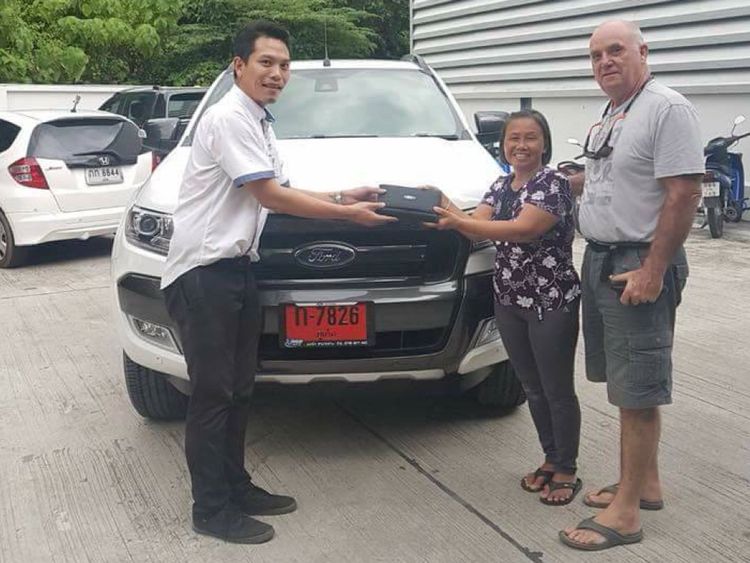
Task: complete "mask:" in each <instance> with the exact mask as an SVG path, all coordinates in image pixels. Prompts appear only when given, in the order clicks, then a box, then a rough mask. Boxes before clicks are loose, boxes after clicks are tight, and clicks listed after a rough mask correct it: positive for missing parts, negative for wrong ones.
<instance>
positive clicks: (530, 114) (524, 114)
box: [499, 109, 552, 165]
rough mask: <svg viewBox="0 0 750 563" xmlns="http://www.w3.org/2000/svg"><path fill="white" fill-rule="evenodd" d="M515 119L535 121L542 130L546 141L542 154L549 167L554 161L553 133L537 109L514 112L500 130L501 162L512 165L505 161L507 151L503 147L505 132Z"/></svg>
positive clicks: (545, 163)
mask: <svg viewBox="0 0 750 563" xmlns="http://www.w3.org/2000/svg"><path fill="white" fill-rule="evenodd" d="M515 119H533V120H534V121H536V124H537V125H539V128H540V129H541V130H542V140H543V141H544V152H542V164H544V165H547V164H549V161H550V160H552V133H551V132H550V128H549V124H548V123H547V118H545V117H544V115H542V113H541V112H538V111H537V110H535V109H522V110H521V111H514V112H513V113H511V114H510V115H509V116H508V119H506V120H505V123H503V126H502V128H501V129H500V151H499V152H500V155H499V156H500V161H501V162H502V163H503V164H510V163H509V162H508V161H507V160H505V150H504V149H503V145H504V144H505V131H506V129H507V128H508V124H509V123H510V122H511V121H513V120H515Z"/></svg>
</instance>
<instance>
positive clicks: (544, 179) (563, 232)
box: [482, 167, 581, 320]
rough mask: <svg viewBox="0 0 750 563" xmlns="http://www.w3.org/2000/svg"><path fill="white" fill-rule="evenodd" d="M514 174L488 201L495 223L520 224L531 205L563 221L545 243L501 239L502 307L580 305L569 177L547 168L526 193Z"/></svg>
mask: <svg viewBox="0 0 750 563" xmlns="http://www.w3.org/2000/svg"><path fill="white" fill-rule="evenodd" d="M512 180H513V175H512V174H509V175H508V176H506V177H503V178H499V179H498V180H497V181H496V182H495V183H494V184H493V185H492V186H491V187H490V189H489V191H488V192H487V193H486V194H485V196H484V198H482V203H485V204H487V205H489V206H491V207H492V208H493V212H492V220H493V221H498V220H511V221H512V220H515V219H516V218H517V217H518V214H519V213H520V212H521V208H522V207H523V206H524V205H525V204H530V205H536V206H537V207H538V208H539V209H541V210H543V211H547V212H548V213H552V214H553V215H555V216H556V217H558V219H559V220H558V221H557V223H556V224H555V226H554V227H552V228H551V229H550V230H549V231H547V232H546V233H545V234H544V235H542V237H541V238H540V239H539V240H536V241H533V242H527V243H520V242H503V241H497V242H496V243H495V248H497V255H496V258H495V278H494V281H493V287H494V290H495V300H496V301H497V303H498V304H499V305H515V306H517V307H521V308H523V309H531V310H535V311H537V313H538V315H539V318H540V320H541V318H542V316H543V311H554V310H556V309H560V308H562V307H564V306H565V305H566V304H567V303H570V302H572V301H575V300H576V299H577V298H578V297H579V296H580V294H581V282H580V279H579V278H578V274H577V273H576V270H575V268H574V266H573V237H574V235H575V225H574V222H573V195H572V193H571V191H570V184H569V183H568V180H567V178H565V176H563V175H561V174H558V173H557V172H555V171H554V170H552V169H551V168H548V167H545V168H542V169H541V170H540V171H539V172H537V174H536V175H535V176H534V177H533V178H531V180H529V181H528V182H527V183H526V184H525V185H523V186H522V187H521V189H520V190H518V191H514V190H512V189H511V187H510V185H511V182H512Z"/></svg>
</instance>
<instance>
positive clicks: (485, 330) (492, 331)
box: [474, 318, 500, 348]
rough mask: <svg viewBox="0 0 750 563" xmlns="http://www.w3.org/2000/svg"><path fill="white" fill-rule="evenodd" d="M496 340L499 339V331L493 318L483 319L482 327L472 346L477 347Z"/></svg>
mask: <svg viewBox="0 0 750 563" xmlns="http://www.w3.org/2000/svg"><path fill="white" fill-rule="evenodd" d="M496 340H500V331H498V330H497V324H496V323H495V319H494V318H490V319H485V320H484V321H482V328H481V329H480V330H479V336H478V337H477V341H476V344H474V348H479V347H480V346H484V345H485V344H489V343H490V342H494V341H496Z"/></svg>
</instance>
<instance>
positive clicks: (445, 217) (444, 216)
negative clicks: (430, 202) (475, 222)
mask: <svg viewBox="0 0 750 563" xmlns="http://www.w3.org/2000/svg"><path fill="white" fill-rule="evenodd" d="M432 209H433V211H434V212H435V213H437V216H438V220H437V222H435V223H424V225H425V226H427V227H430V228H433V229H438V230H439V231H445V230H448V229H453V230H455V231H460V230H461V227H462V226H463V225H464V223H465V221H466V219H465V218H464V217H461V215H459V214H458V213H454V212H453V211H451V210H450V209H446V208H444V207H433V208H432Z"/></svg>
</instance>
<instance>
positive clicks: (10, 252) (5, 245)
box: [0, 211, 29, 268]
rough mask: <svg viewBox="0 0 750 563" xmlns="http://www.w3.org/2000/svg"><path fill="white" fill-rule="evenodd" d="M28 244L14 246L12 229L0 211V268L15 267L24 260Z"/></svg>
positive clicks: (14, 240)
mask: <svg viewBox="0 0 750 563" xmlns="http://www.w3.org/2000/svg"><path fill="white" fill-rule="evenodd" d="M28 250H29V247H28V246H16V239H15V238H14V236H13V229H11V228H10V223H9V222H8V219H7V218H6V217H5V214H3V212H2V211H0V268H15V267H16V266H20V265H21V264H23V263H24V262H26V258H27V256H28Z"/></svg>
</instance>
